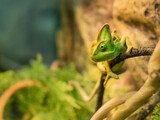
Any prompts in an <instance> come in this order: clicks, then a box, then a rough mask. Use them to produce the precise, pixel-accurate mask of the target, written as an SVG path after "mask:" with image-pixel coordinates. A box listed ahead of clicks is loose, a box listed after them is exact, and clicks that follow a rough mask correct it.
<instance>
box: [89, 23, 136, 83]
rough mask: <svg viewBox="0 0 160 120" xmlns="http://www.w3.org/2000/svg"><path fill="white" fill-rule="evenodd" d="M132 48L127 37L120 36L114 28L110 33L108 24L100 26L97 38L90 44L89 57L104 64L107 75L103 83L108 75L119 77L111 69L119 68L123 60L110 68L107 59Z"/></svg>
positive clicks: (111, 58)
mask: <svg viewBox="0 0 160 120" xmlns="http://www.w3.org/2000/svg"><path fill="white" fill-rule="evenodd" d="M132 48H133V47H132V44H131V42H130V40H129V39H128V37H126V36H124V37H122V38H120V36H119V35H118V34H117V32H116V30H115V29H114V30H113V32H112V34H111V32H110V28H109V25H108V24H105V25H104V26H103V27H102V29H101V30H100V32H99V34H98V37H97V40H96V41H94V42H93V43H92V45H91V59H92V60H93V61H94V62H102V64H103V65H104V66H105V69H106V72H107V76H106V79H105V82H104V85H106V83H107V81H108V79H109V78H110V77H112V78H115V79H118V78H119V77H118V75H117V74H115V73H113V72H112V71H117V70H116V69H119V67H120V66H122V64H123V62H122V63H119V64H121V65H116V66H117V67H118V68H116V67H114V69H111V68H110V66H109V61H110V60H113V59H114V58H116V57H117V56H118V55H120V54H122V53H124V52H130V51H131V49H132Z"/></svg>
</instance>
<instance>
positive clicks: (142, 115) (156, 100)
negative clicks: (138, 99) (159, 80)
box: [127, 89, 160, 120]
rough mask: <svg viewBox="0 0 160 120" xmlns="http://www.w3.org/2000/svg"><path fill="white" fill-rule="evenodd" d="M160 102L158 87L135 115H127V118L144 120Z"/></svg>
mask: <svg viewBox="0 0 160 120" xmlns="http://www.w3.org/2000/svg"><path fill="white" fill-rule="evenodd" d="M159 102H160V89H159V90H158V91H157V92H156V94H154V95H153V96H152V97H151V99H150V100H149V102H148V103H147V104H146V105H144V106H143V108H142V109H141V110H140V111H139V112H138V113H136V114H135V115H133V116H131V117H129V118H128V119H127V120H145V118H146V117H147V116H148V115H149V114H150V113H152V112H153V110H154V107H155V106H156V105H157V104H158V103H159Z"/></svg>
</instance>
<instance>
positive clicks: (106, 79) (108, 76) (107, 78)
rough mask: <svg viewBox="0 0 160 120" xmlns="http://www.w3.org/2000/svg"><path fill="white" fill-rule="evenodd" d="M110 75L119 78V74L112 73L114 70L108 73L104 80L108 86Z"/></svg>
mask: <svg viewBox="0 0 160 120" xmlns="http://www.w3.org/2000/svg"><path fill="white" fill-rule="evenodd" d="M110 77H112V78H115V79H118V78H119V77H118V75H117V74H115V73H112V72H110V73H107V77H106V78H105V81H104V83H103V84H104V86H106V84H107V82H108V80H109V78H110Z"/></svg>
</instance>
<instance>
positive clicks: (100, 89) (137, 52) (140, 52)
mask: <svg viewBox="0 0 160 120" xmlns="http://www.w3.org/2000/svg"><path fill="white" fill-rule="evenodd" d="M153 50H154V48H150V47H144V48H138V49H137V48H133V49H132V51H131V52H130V54H129V53H124V54H120V55H119V56H117V57H116V58H115V59H113V60H111V61H110V62H109V64H110V66H111V67H113V66H114V65H116V64H117V63H119V62H121V61H123V60H125V59H127V58H132V57H137V56H149V55H151V54H152V52H153ZM97 66H98V68H99V69H100V70H101V72H102V74H101V79H100V81H97V83H96V86H95V87H94V89H93V91H92V92H91V95H89V96H88V95H87V94H86V93H85V91H84V90H83V88H81V86H80V85H79V84H78V83H76V82H75V81H74V83H73V82H72V83H73V84H72V83H71V85H73V86H75V87H76V88H77V89H78V91H79V92H80V94H81V96H82V98H83V99H84V100H85V101H89V100H91V99H92V98H93V97H94V95H95V94H96V93H98V98H97V105H96V110H98V109H99V108H100V107H101V106H102V104H103V94H104V89H105V88H104V85H103V82H104V80H105V77H106V75H107V73H106V71H105V69H104V68H103V66H101V65H100V64H97Z"/></svg>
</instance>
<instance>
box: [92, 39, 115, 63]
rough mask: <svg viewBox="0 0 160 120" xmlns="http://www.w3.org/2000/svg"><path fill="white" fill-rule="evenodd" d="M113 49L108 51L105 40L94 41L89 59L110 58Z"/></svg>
mask: <svg viewBox="0 0 160 120" xmlns="http://www.w3.org/2000/svg"><path fill="white" fill-rule="evenodd" d="M113 54H114V51H108V48H107V41H105V40H103V41H100V42H98V43H96V42H94V43H93V44H92V46H91V59H92V60H93V61H95V62H100V61H105V60H110V58H111V56H112V55H113Z"/></svg>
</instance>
